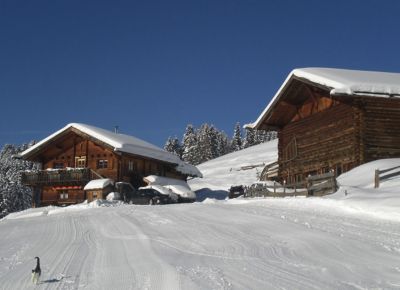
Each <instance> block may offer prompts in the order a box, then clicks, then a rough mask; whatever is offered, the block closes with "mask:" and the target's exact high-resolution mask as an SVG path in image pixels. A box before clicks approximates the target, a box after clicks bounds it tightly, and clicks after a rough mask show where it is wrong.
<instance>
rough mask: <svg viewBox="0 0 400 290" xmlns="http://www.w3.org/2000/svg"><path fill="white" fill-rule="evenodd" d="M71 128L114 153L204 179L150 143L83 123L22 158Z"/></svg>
mask: <svg viewBox="0 0 400 290" xmlns="http://www.w3.org/2000/svg"><path fill="white" fill-rule="evenodd" d="M71 128H75V129H76V130H79V131H81V132H83V133H85V134H87V135H89V136H91V137H93V138H95V139H97V140H99V141H101V142H104V143H105V144H107V145H109V146H111V147H113V148H114V151H116V152H125V153H130V154H134V155H139V156H144V157H148V158H152V159H156V160H160V161H164V162H168V163H172V164H175V165H176V168H175V169H176V170H177V171H179V172H181V173H183V174H186V175H190V176H194V177H202V174H201V172H200V171H199V170H198V169H197V168H196V167H195V166H193V165H190V164H188V163H186V162H184V161H182V160H181V159H180V158H179V157H178V156H176V155H174V154H171V153H169V152H167V151H165V150H163V149H161V148H159V147H157V146H155V145H153V144H151V143H148V142H146V141H144V140H141V139H139V138H136V137H133V136H129V135H125V134H120V133H114V132H111V131H108V130H105V129H101V128H98V127H95V126H91V125H86V124H81V123H71V124H68V125H66V126H65V127H64V128H62V129H60V130H58V131H57V132H55V133H53V134H51V135H50V136H48V137H47V138H45V139H43V140H41V141H40V142H38V143H37V144H35V145H34V146H32V147H30V148H28V149H27V150H25V151H24V152H22V153H21V154H20V156H21V157H22V158H25V157H27V156H28V155H29V154H30V153H32V152H33V151H36V150H37V149H39V148H42V147H44V146H45V145H46V144H48V143H49V142H50V141H51V140H53V139H54V138H56V137H57V136H59V135H61V134H63V133H64V132H66V131H67V130H69V129H71Z"/></svg>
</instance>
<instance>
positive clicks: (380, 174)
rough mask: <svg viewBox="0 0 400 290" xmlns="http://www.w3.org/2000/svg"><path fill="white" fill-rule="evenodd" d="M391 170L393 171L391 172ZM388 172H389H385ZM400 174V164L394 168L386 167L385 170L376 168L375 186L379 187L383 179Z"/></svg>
mask: <svg viewBox="0 0 400 290" xmlns="http://www.w3.org/2000/svg"><path fill="white" fill-rule="evenodd" d="M390 171H393V172H391V173H389V172H390ZM385 173H387V174H385ZM399 175H400V166H395V167H392V168H388V169H384V170H379V169H376V170H375V188H379V185H380V183H381V182H382V181H385V180H387V179H389V178H392V177H395V176H399Z"/></svg>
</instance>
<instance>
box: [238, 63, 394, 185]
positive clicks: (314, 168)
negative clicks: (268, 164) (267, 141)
mask: <svg viewBox="0 0 400 290" xmlns="http://www.w3.org/2000/svg"><path fill="white" fill-rule="evenodd" d="M399 97H400V74H399V73H387V72H374V71H356V70H345V69H333V68H302V69H295V70H293V71H292V72H291V73H290V74H289V75H288V77H287V78H286V80H285V81H284V83H283V84H282V85H281V87H280V88H279V90H278V91H277V93H276V94H275V96H274V97H273V98H272V99H271V101H270V103H269V104H268V105H267V107H266V108H265V109H264V111H263V112H262V113H261V114H260V116H259V117H258V119H257V120H256V121H255V122H254V123H252V124H248V125H246V127H248V128H253V129H260V130H276V131H277V132H278V166H279V168H278V173H277V176H276V179H277V180H278V181H280V182H283V181H286V182H287V183H292V184H293V183H298V182H302V181H303V180H305V178H306V177H307V176H309V175H315V174H324V173H327V172H331V171H334V172H335V174H336V176H338V175H340V174H341V173H342V172H346V171H348V170H350V169H352V168H354V167H356V166H358V165H360V164H363V163H366V162H369V161H372V160H376V159H382V158H392V157H400V130H399V128H400V98H399Z"/></svg>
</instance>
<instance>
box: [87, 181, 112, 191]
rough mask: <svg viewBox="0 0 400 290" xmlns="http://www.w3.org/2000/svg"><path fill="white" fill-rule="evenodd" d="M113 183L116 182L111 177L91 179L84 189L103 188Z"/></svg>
mask: <svg viewBox="0 0 400 290" xmlns="http://www.w3.org/2000/svg"><path fill="white" fill-rule="evenodd" d="M112 184H114V182H113V181H112V180H111V179H109V178H101V179H94V180H91V181H89V182H88V183H87V184H86V185H85V187H84V188H83V190H93V189H103V188H106V187H107V186H109V185H112Z"/></svg>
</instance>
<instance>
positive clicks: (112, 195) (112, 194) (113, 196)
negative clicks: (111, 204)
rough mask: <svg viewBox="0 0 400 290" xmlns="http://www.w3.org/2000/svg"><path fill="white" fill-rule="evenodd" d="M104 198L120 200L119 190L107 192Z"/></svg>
mask: <svg viewBox="0 0 400 290" xmlns="http://www.w3.org/2000/svg"><path fill="white" fill-rule="evenodd" d="M106 200H108V201H112V200H121V194H120V193H119V192H110V193H109V194H107V196H106Z"/></svg>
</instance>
